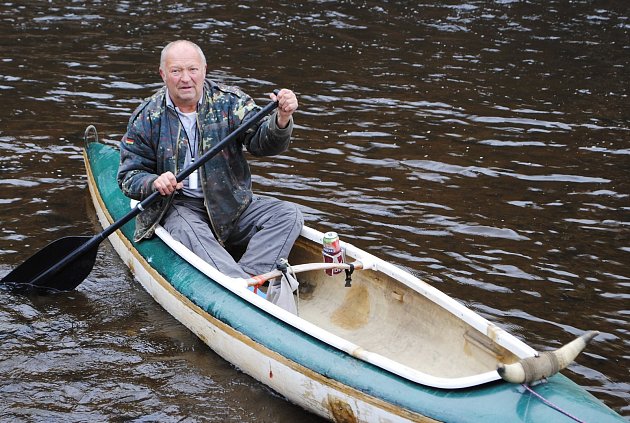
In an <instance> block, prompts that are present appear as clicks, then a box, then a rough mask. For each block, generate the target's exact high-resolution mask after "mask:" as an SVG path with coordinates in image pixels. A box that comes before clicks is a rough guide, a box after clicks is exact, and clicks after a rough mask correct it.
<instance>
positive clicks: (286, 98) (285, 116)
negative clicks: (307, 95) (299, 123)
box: [269, 88, 298, 128]
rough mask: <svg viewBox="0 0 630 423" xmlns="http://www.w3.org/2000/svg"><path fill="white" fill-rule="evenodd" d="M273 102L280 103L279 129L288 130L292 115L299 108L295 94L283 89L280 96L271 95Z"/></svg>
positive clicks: (279, 93)
mask: <svg viewBox="0 0 630 423" xmlns="http://www.w3.org/2000/svg"><path fill="white" fill-rule="evenodd" d="M269 97H271V99H272V100H274V101H278V116H277V123H278V127H279V128H286V127H287V125H288V124H289V121H290V120H291V115H292V114H293V112H295V111H296V110H297V108H298V100H297V97H296V96H295V93H294V92H293V91H291V90H287V89H286V88H283V89H281V90H280V92H278V95H277V96H276V95H275V94H273V93H271V94H270V95H269Z"/></svg>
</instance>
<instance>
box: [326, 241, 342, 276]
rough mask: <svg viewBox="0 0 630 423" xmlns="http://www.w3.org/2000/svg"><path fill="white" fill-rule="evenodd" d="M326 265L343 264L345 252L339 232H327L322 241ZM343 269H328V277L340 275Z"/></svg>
mask: <svg viewBox="0 0 630 423" xmlns="http://www.w3.org/2000/svg"><path fill="white" fill-rule="evenodd" d="M322 245H323V248H322V255H323V256H324V263H343V261H344V260H343V250H342V249H341V242H340V241H339V235H337V232H326V233H325V234H324V238H323V239H322ZM342 271H343V269H326V274H327V275H328V276H333V275H338V274H339V273H341V272H342Z"/></svg>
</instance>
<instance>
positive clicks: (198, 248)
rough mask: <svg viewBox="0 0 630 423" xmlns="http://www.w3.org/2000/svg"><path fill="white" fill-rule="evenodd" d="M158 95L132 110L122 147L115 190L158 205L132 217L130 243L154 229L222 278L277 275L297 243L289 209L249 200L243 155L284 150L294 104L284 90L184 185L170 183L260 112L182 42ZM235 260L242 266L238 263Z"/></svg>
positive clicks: (166, 65) (297, 220) (170, 57)
mask: <svg viewBox="0 0 630 423" xmlns="http://www.w3.org/2000/svg"><path fill="white" fill-rule="evenodd" d="M159 70H160V76H161V77H162V80H163V81H164V86H163V87H162V88H161V89H159V90H158V91H157V92H156V93H155V94H154V95H153V96H151V97H150V98H148V99H146V100H144V102H142V104H141V105H140V106H139V107H138V108H137V109H136V110H135V111H134V113H133V114H132V116H131V118H130V119H129V124H128V126H127V132H126V134H125V135H124V137H123V139H122V141H121V144H120V167H119V169H118V184H119V185H120V187H121V189H122V190H123V192H124V193H125V195H126V196H128V197H130V198H133V199H136V200H140V201H141V200H143V199H144V198H146V197H147V196H149V195H150V194H151V193H152V192H153V191H156V190H157V191H159V192H160V194H162V196H163V197H162V198H161V199H160V200H159V201H158V202H156V203H155V204H153V205H152V206H151V207H148V208H147V209H146V210H145V211H143V212H142V213H141V214H140V215H138V217H137V218H136V232H135V234H134V239H135V240H136V241H140V240H142V239H146V238H150V237H151V236H153V232H154V230H155V227H156V225H157V224H158V223H161V224H162V225H163V227H164V228H165V229H166V230H167V231H168V232H169V233H170V234H171V235H172V236H173V238H175V239H176V240H178V241H180V242H181V243H182V244H184V245H185V246H187V247H188V248H189V249H191V250H192V251H193V252H194V253H195V254H197V255H198V256H199V257H201V258H202V259H203V260H205V261H207V262H208V263H210V264H211V265H212V266H214V267H215V268H216V269H218V270H219V271H221V272H222V273H224V274H226V275H229V276H232V277H242V278H248V277H249V276H250V275H256V274H262V273H265V272H268V271H270V270H273V269H275V267H276V263H277V262H278V260H279V259H280V258H287V257H288V255H289V251H290V250H291V247H292V246H293V243H294V242H295V240H296V239H297V237H298V236H299V234H300V230H301V228H302V225H303V222H304V221H303V217H302V214H301V212H300V211H299V209H298V208H297V206H296V205H295V204H292V203H288V202H285V201H281V200H278V199H275V198H271V197H265V196H259V195H254V194H253V193H252V190H251V174H250V169H249V165H248V163H247V160H246V159H245V156H244V152H243V147H245V148H246V149H247V150H248V151H249V152H250V153H251V154H253V155H254V156H271V155H275V154H279V153H282V152H284V151H286V150H287V149H288V146H289V142H290V138H291V132H292V129H293V117H292V115H293V112H295V110H296V109H297V107H298V101H297V98H296V96H295V94H294V93H293V92H292V91H291V90H287V89H282V90H280V91H279V92H278V94H277V96H276V95H274V94H271V99H272V100H277V101H278V108H277V110H276V111H275V112H274V113H273V114H272V115H271V116H269V117H268V118H267V119H263V120H262V121H261V122H260V123H258V124H256V125H254V126H253V127H252V128H250V129H249V130H248V131H246V132H245V133H244V135H242V136H241V137H240V138H239V139H237V140H236V141H235V142H232V143H231V144H229V145H228V146H226V147H225V148H224V150H223V151H221V152H220V153H219V154H217V155H216V156H215V157H214V158H212V159H211V160H209V161H208V162H207V163H205V164H204V165H203V166H201V167H200V168H199V169H198V170H197V171H195V172H193V173H192V174H191V175H190V176H189V177H188V178H186V179H185V180H184V181H183V182H180V183H177V181H176V179H175V174H177V172H179V171H181V170H183V169H185V168H187V167H188V166H189V165H190V164H191V163H192V162H194V160H195V159H196V158H198V157H200V156H201V155H202V154H203V153H204V152H205V151H206V150H207V149H209V148H210V147H212V146H213V145H215V144H216V143H218V142H219V141H221V140H222V139H223V138H225V137H226V136H227V135H229V134H230V133H231V132H233V131H234V130H235V129H236V128H237V127H238V126H239V125H241V124H242V123H243V122H244V121H246V120H247V119H248V117H250V116H252V115H254V114H255V113H256V112H257V111H258V110H260V107H258V106H257V105H256V104H255V103H254V101H253V100H252V98H251V97H250V96H248V95H247V94H245V93H244V92H243V91H241V90H240V89H239V88H237V87H233V86H227V85H223V84H219V83H216V82H214V81H211V80H209V79H206V70H207V65H206V59H205V56H204V54H203V52H202V50H201V49H200V48H199V46H197V45H196V44H194V43H192V42H190V41H185V40H179V41H174V42H172V43H170V44H168V45H167V46H166V47H164V49H163V50H162V54H161V57H160V69H159ZM237 260H238V261H237Z"/></svg>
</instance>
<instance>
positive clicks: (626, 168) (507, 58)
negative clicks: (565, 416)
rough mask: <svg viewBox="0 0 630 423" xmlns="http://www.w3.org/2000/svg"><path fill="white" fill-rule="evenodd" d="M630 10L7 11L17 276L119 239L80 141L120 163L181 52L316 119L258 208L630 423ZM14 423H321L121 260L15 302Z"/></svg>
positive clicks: (6, 117) (5, 91) (313, 4)
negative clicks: (388, 276) (448, 312)
mask: <svg viewBox="0 0 630 423" xmlns="http://www.w3.org/2000/svg"><path fill="white" fill-rule="evenodd" d="M629 33H630V13H629V9H628V7H627V2H626V1H625V0H619V1H603V0H602V1H573V2H563V1H550V2H523V1H511V0H499V1H494V2H481V1H470V2H462V1H460V0H450V1H438V2H427V3H426V4H416V3H415V2H406V1H405V2H394V1H390V2H377V1H368V2H359V1H350V2H349V1H343V2H334V1H326V0H320V1H303V2H286V3H283V4H277V3H276V2H270V1H256V2H253V1H246V2H222V1H218V2H212V3H211V4H210V3H206V2H202V1H185V0H184V1H180V2H167V1H161V2H160V1H157V2H150V1H113V2H109V1H91V2H84V1H58V0H50V1H33V2H31V1H29V2H26V1H16V2H2V3H0V35H1V37H0V45H1V53H0V101H1V104H2V108H1V109H0V170H1V174H0V187H1V188H2V190H1V191H0V227H1V228H2V232H1V234H0V275H4V274H6V273H8V272H9V271H10V270H11V269H12V268H14V267H15V266H16V265H18V264H19V263H21V262H22V261H23V260H25V259H26V258H27V257H29V256H30V255H31V254H33V253H34V252H36V251H38V250H39V249H40V248H42V247H43V246H45V245H46V244H47V243H48V242H50V241H52V240H55V239H57V238H60V237H63V236H66V235H82V234H94V233H96V232H98V231H100V228H99V226H98V223H97V221H96V219H95V212H94V209H93V207H92V206H91V203H90V200H89V194H88V192H87V188H86V177H85V169H84V166H83V162H82V157H81V146H82V134H83V131H84V129H85V127H86V126H87V125H89V124H94V125H96V127H97V129H98V131H99V133H100V136H101V138H102V139H104V140H105V141H106V142H112V143H114V142H117V141H118V140H119V139H120V137H121V135H122V134H123V133H124V130H125V126H126V122H127V119H128V117H129V115H130V113H131V112H132V110H133V109H134V108H135V106H136V105H137V104H138V103H139V102H140V101H141V99H142V98H144V97H146V96H149V95H150V94H151V93H152V92H153V91H154V90H155V89H157V88H158V87H159V86H160V84H161V80H160V78H159V75H158V72H157V67H158V61H159V52H160V49H161V47H163V46H164V45H165V43H166V42H167V41H171V40H174V39H177V38H187V39H190V40H193V41H195V42H197V43H198V44H200V46H202V48H203V49H204V51H205V52H206V56H207V58H208V64H209V76H210V77H212V78H214V79H217V80H221V81H224V82H227V83H233V84H237V85H239V86H241V88H243V89H244V90H245V91H246V92H248V93H249V94H251V95H252V96H253V97H254V98H256V99H257V100H259V102H260V104H264V103H265V102H266V101H267V100H266V98H267V93H268V92H270V91H271V90H272V89H274V88H276V87H289V88H292V89H293V90H295V91H296V92H297V93H298V95H299V99H300V102H301V103H300V110H299V111H298V113H297V114H296V123H297V127H296V130H295V137H294V141H293V144H292V147H291V149H290V151H288V152H287V153H285V154H283V155H281V156H277V157H275V158H263V159H261V158H256V159H254V158H252V161H251V165H252V171H253V173H254V174H255V177H254V184H255V189H256V190H258V191H260V192H265V193H267V194H270V195H274V196H277V197H279V198H283V199H287V200H291V201H294V202H296V203H297V204H299V205H300V206H301V208H302V210H303V212H304V214H305V216H306V220H307V223H308V224H309V225H310V226H313V227H315V228H316V229H319V230H322V231H325V230H328V229H335V230H337V231H338V232H340V233H341V236H342V237H343V239H345V240H347V241H351V242H352V243H354V244H356V245H357V246H359V247H361V248H363V249H366V250H368V251H370V252H372V253H374V254H376V255H378V256H379V257H381V258H384V259H386V260H389V261H392V262H394V263H395V264H397V265H399V266H401V267H403V268H406V269H408V270H410V271H412V272H414V273H415V274H416V275H418V276H419V277H421V278H422V279H424V280H426V281H427V282H429V283H431V284H433V285H434V286H436V287H437V288H439V289H440V290H442V291H444V292H446V293H447V294H449V295H451V296H453V297H454V298H456V299H458V300H459V301H461V302H463V303H465V304H466V305H467V306H469V307H470V308H472V309H473V310H475V311H477V312H478V313H480V314H481V315H483V316H484V317H486V318H488V319H490V320H491V321H493V322H495V323H497V324H498V325H500V326H502V327H504V328H506V329H507V330H509V331H510V332H512V333H513V334H515V335H516V336H517V337H519V338H520V339H523V340H525V341H526V342H527V343H529V344H530V345H532V346H533V347H534V348H536V349H539V350H546V349H551V348H557V347H558V346H559V345H561V344H563V343H566V342H568V341H570V340H571V339H572V338H573V337H575V336H577V335H580V334H581V333H583V331H585V330H588V329H596V330H599V331H600V332H601V335H600V336H599V337H597V338H596V340H595V341H594V342H593V344H592V345H590V346H589V347H588V348H587V351H586V352H585V353H583V354H582V355H581V356H580V357H579V358H578V360H577V362H576V363H574V364H572V365H571V366H570V368H569V369H567V370H565V371H564V373H565V374H566V375H567V376H569V377H570V378H571V379H573V380H574V381H576V382H577V383H579V384H580V385H582V386H584V387H585V388H586V389H587V390H588V391H589V392H591V393H592V394H594V395H595V396H596V397H598V398H600V399H601V400H602V401H604V402H605V403H606V404H607V405H608V406H610V407H612V408H613V409H615V410H616V411H617V412H619V413H621V414H622V415H624V416H626V417H628V416H630V375H629V370H628V369H629V363H630V355H629V353H628V351H630V334H629V329H630V326H629V321H630V301H629V300H630V270H629V264H630V182H629V175H630V107H629V106H630V102H629V99H628V94H629V92H628V91H629V88H630V77H629V75H630V72H629V71H628V65H629V61H630V35H629ZM0 340H1V345H0V375H1V376H2V377H1V378H0V420H6V421H9V420H10V421H15V420H24V421H98V420H136V421H154V420H158V421H191V422H192V421H216V422H224V421H249V422H271V421H273V422H293V421H297V420H298V419H299V421H304V422H309V421H319V419H318V418H316V417H315V416H312V415H310V414H309V413H307V412H305V411H302V410H301V409H299V408H298V407H295V406H293V405H291V404H289V403H288V402H286V401H285V400H283V399H282V398H280V397H279V396H277V395H276V394H274V393H273V392H271V391H269V390H268V389H267V388H265V387H264V386H262V385H261V384H259V383H257V382H256V381H254V380H253V379H251V378H249V377H248V376H245V375H243V374H242V373H240V372H239V371H238V370H237V369H235V368H233V367H232V366H231V365H230V364H228V363H226V362H225V361H223V360H222V359H220V358H219V357H217V356H216V355H215V354H214V353H213V352H212V351H211V350H210V349H209V348H208V347H206V346H205V345H204V344H203V343H202V342H200V341H199V340H197V339H196V338H195V337H194V336H193V335H192V334H191V333H190V332H189V331H188V330H187V329H185V328H184V327H183V326H182V325H180V324H179V323H178V322H177V321H175V320H174V319H173V318H171V317H170V316H169V315H168V314H167V313H166V312H165V311H163V310H162V309H161V308H160V307H159V306H158V305H157V304H155V303H154V302H153V300H152V299H151V297H150V296H149V295H148V294H146V293H145V292H144V291H143V290H142V288H141V287H140V286H139V285H138V284H137V283H136V282H134V280H133V278H132V276H131V275H130V273H129V271H128V269H127V268H126V267H125V266H124V265H123V263H122V262H121V261H120V260H119V259H118V257H117V256H116V254H115V252H114V251H113V249H112V248H111V246H110V245H109V244H108V243H107V242H105V243H103V245H102V246H101V249H100V252H99V255H98V260H97V263H96V266H95V269H94V271H93V272H92V273H91V274H90V276H89V277H88V279H87V280H86V281H85V282H84V283H83V284H81V285H80V287H79V288H78V289H77V290H76V291H74V292H71V293H68V294H62V295H56V296H52V297H36V296H23V295H19V294H15V293H12V292H9V291H7V290H6V289H2V290H0Z"/></svg>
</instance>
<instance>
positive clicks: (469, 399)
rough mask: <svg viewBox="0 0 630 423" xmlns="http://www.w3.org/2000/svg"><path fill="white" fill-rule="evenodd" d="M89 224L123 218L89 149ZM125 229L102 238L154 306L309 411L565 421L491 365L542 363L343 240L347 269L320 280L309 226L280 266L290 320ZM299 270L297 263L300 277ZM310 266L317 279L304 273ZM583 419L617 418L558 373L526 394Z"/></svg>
mask: <svg viewBox="0 0 630 423" xmlns="http://www.w3.org/2000/svg"><path fill="white" fill-rule="evenodd" d="M84 158H85V164H86V168H87V175H88V185H89V189H90V193H91V196H92V199H93V203H94V207H95V209H96V212H97V215H98V218H99V221H100V222H101V224H102V225H103V227H107V226H108V225H110V224H111V223H112V222H114V221H115V220H117V219H119V218H120V217H121V216H123V215H124V214H125V213H127V212H128V211H129V210H130V201H129V199H128V198H126V197H125V196H124V195H123V194H122V192H121V191H120V189H119V188H118V186H117V183H116V172H117V168H118V162H119V152H118V150H117V149H116V148H114V147H112V146H108V145H104V144H100V143H98V142H90V143H87V144H86V148H85V152H84ZM133 231H134V222H130V223H128V224H127V225H125V226H124V227H123V228H122V229H121V230H118V231H116V232H115V234H114V235H112V236H111V237H110V238H109V240H110V242H111V243H112V245H113V246H114V248H115V250H116V251H117V253H118V254H119V255H120V257H121V258H122V260H123V261H124V262H125V264H126V265H127V266H129V268H130V269H131V271H132V272H133V274H134V276H135V278H136V279H137V280H138V281H139V283H141V284H142V286H143V287H144V288H145V289H146V291H147V292H148V293H149V294H150V295H151V296H152V297H153V298H154V299H155V300H156V301H157V302H158V303H159V304H161V305H162V307H163V308H164V309H165V310H166V311H167V312H169V313H170V314H171V315H173V316H174V317H175V318H176V319H177V320H179V321H180V322H181V323H182V324H183V325H185V326H186V327H188V328H189V329H190V330H191V331H192V332H194V333H195V334H196V335H197V336H198V337H199V338H200V339H202V340H203V341H204V342H205V343H206V344H207V345H209V346H210V348H212V349H213V350H214V351H215V352H216V353H217V354H219V355H220V356H222V357H223V358H225V359H226V360H227V361H229V362H230V363H232V364H233V365H235V366H236V367H237V368H239V369H240V370H242V371H243V372H245V373H247V374H249V375H251V376H252V377H254V378H255V379H257V380H259V381H260V382H262V383H264V384H265V385H267V386H269V387H270V388H271V389H273V390H275V391H276V392H278V393H279V394H281V395H283V396H284V397H285V398H286V399H287V400H288V401H291V402H293V403H295V404H297V405H299V406H301V407H303V408H304V409H306V410H309V411H311V412H313V413H316V414H318V415H320V416H323V417H325V418H327V419H329V420H332V421H343V422H346V421H348V422H355V421H360V422H399V421H421V422H430V421H446V422H508V421H519V422H541V421H548V422H552V421H553V422H564V421H566V422H570V421H574V420H573V419H572V418H570V417H568V416H567V415H566V414H563V413H562V412H561V411H558V410H557V409H556V408H554V407H552V406H550V405H548V404H546V403H544V402H543V401H542V400H541V399H540V398H538V397H536V396H534V394H533V393H532V391H529V390H527V389H526V387H525V386H524V385H521V384H517V383H508V382H505V381H503V380H502V379H501V377H500V376H499V374H498V373H497V367H498V366H499V365H500V364H511V363H517V362H519V360H522V359H526V358H528V357H535V356H537V355H538V353H537V352H536V351H535V350H534V349H532V348H531V347H529V346H528V345H526V344H525V343H523V342H522V341H520V340H518V339H516V338H515V337H514V336H512V335H510V334H509V333H507V332H506V331H504V330H503V329H501V328H499V327H497V326H496V325H494V324H492V323H490V322H489V321H487V320H486V319H484V318H483V317H481V316H479V315H478V314H476V313H474V312H473V311H472V310H470V309H468V308H466V307H465V306H463V305H462V304H461V303H459V302H458V301H456V300H454V299H452V298H450V297H449V296H447V295H445V294H444V293H442V292H441V291H439V290H437V289H436V288H434V287H432V286H430V285H429V284H427V283H424V282H423V281H421V280H419V279H418V278H416V277H415V276H413V275H411V274H410V273H408V272H406V271H403V270H401V269H400V268H397V267H396V266H394V265H392V264H390V263H388V262H385V261H383V260H381V259H379V258H377V257H375V256H373V255H371V254H369V253H367V252H365V251H362V250H360V249H358V248H356V247H354V246H352V245H351V244H348V243H342V246H343V248H344V250H345V255H346V261H347V262H354V263H356V265H357V267H362V268H361V269H357V270H355V271H354V272H353V274H352V283H351V286H350V287H346V286H345V281H344V279H345V274H344V273H342V274H341V275H338V276H333V277H330V276H328V275H326V274H325V272H324V271H323V270H321V268H319V267H318V266H321V265H320V262H321V260H322V258H321V245H322V244H321V242H322V235H323V234H322V233H321V232H319V231H317V230H315V229H312V228H308V227H305V228H304V230H303V231H302V234H301V236H300V238H299V240H298V241H297V243H296V245H295V247H294V249H293V251H292V253H291V256H290V257H289V263H291V264H292V265H294V266H295V267H296V268H298V271H299V273H298V274H297V276H298V280H299V282H300V288H299V290H298V293H299V294H298V297H299V300H298V315H294V314H291V313H289V312H287V311H285V310H283V309H281V308H279V307H277V306H276V305H274V304H272V303H270V302H269V301H267V300H266V299H264V298H262V297H261V296H260V295H257V294H255V293H254V292H252V290H251V287H249V288H248V284H249V285H251V281H245V280H243V279H238V280H237V279H232V278H230V277H227V276H225V275H223V274H221V273H220V272H218V271H216V270H215V269H213V268H212V267H211V266H210V265H208V264H207V263H204V262H202V261H200V260H199V259H198V258H197V257H196V256H194V255H193V254H192V253H191V252H190V251H188V250H187V249H186V248H184V247H183V246H182V245H181V244H179V243H178V242H176V241H175V240H173V239H172V238H171V237H170V236H169V234H168V233H166V231H164V230H163V229H161V228H159V229H158V231H157V232H156V234H157V235H158V236H156V237H154V238H152V239H150V240H146V241H143V242H141V243H134V242H133ZM298 266H301V267H298ZM309 266H310V268H312V269H314V270H308V269H309ZM530 389H532V390H533V391H535V392H536V393H537V394H539V395H541V396H542V397H544V398H546V400H547V401H549V402H550V403H551V404H553V405H554V406H555V407H558V408H560V409H561V410H562V411H564V412H565V413H567V414H571V415H573V416H575V417H577V418H579V419H580V420H583V421H588V422H598V423H601V422H621V421H624V420H623V418H622V417H621V416H619V415H618V414H616V413H615V412H614V411H612V410H611V409H609V408H607V407H606V406H605V405H604V404H603V403H601V402H600V401H599V400H597V399H596V398H595V397H593V396H592V395H590V394H589V393H588V392H586V391H585V390H584V389H583V388H581V387H579V386H578V385H577V384H575V383H573V382H572V381H570V380H569V379H568V378H566V377H565V376H563V375H561V374H555V375H553V376H551V377H549V378H548V379H547V380H546V381H545V382H544V383H536V384H532V387H531V388H530Z"/></svg>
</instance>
